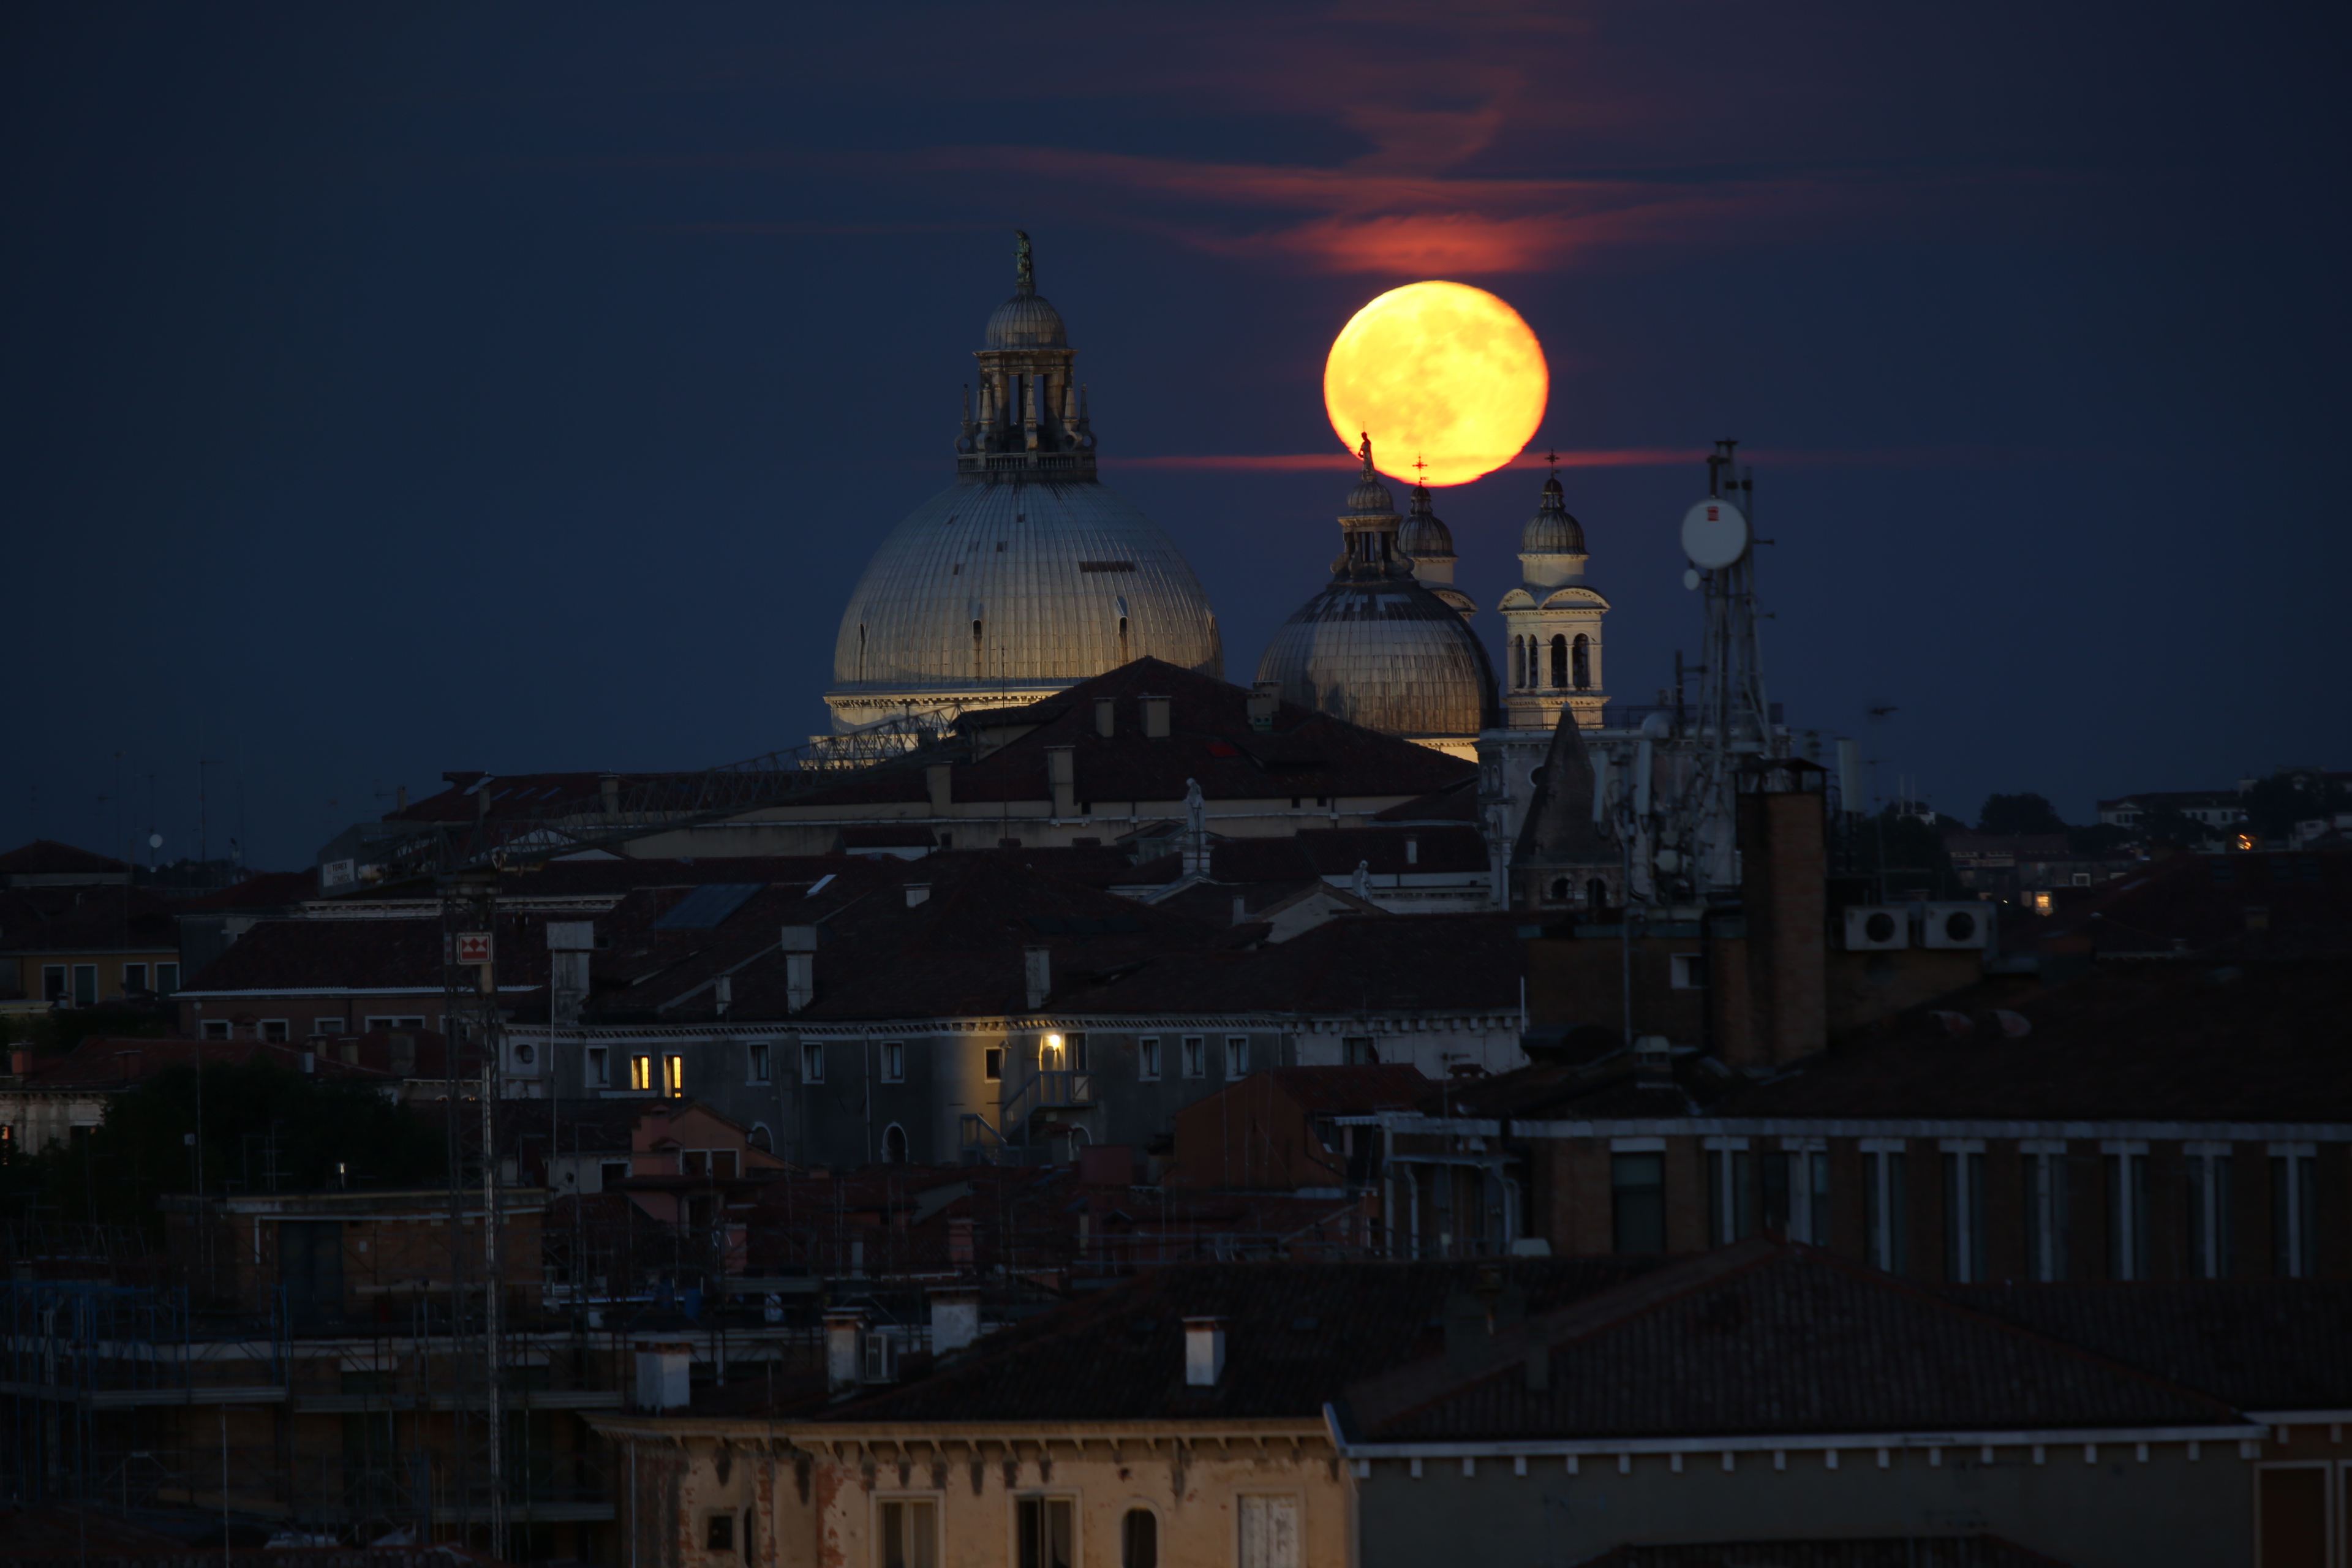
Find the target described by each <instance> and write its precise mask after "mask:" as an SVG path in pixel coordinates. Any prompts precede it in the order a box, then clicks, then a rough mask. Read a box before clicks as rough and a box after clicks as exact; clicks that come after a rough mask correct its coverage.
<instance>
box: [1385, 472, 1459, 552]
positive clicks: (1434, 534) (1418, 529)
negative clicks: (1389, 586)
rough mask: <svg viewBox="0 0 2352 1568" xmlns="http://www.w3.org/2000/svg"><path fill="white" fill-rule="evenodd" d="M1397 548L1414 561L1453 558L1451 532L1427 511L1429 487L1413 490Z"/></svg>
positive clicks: (1399, 531)
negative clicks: (1410, 507) (1410, 505)
mask: <svg viewBox="0 0 2352 1568" xmlns="http://www.w3.org/2000/svg"><path fill="white" fill-rule="evenodd" d="M1397 548H1398V549H1399V550H1402V551H1403V552H1405V553H1406V554H1407V555H1410V556H1412V558H1413V559H1414V560H1416V561H1440V560H1444V561H1450V560H1452V559H1454V531H1453V530H1452V529H1450V528H1448V527H1446V526H1445V521H1444V519H1443V518H1441V517H1439V516H1438V515H1437V514H1436V513H1435V512H1433V511H1432V510H1430V509H1429V487H1428V486H1427V485H1415V486H1413V487H1412V510H1410V511H1408V512H1406V514H1405V520H1404V526H1403V527H1402V528H1401V529H1399V530H1397Z"/></svg>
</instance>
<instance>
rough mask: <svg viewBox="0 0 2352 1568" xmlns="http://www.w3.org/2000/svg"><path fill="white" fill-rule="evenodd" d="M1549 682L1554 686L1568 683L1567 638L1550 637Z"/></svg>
mask: <svg viewBox="0 0 2352 1568" xmlns="http://www.w3.org/2000/svg"><path fill="white" fill-rule="evenodd" d="M1551 683H1552V685H1553V686H1554V687H1556V688H1564V687H1566V686H1567V685H1568V638H1566V637H1560V636H1554V637H1553V638H1552V639H1551Z"/></svg>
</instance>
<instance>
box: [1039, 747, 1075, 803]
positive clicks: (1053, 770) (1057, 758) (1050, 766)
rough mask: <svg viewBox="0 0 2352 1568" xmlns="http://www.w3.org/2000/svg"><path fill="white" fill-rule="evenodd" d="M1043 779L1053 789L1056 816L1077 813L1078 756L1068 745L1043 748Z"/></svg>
mask: <svg viewBox="0 0 2352 1568" xmlns="http://www.w3.org/2000/svg"><path fill="white" fill-rule="evenodd" d="M1045 779H1046V782H1047V783H1048V784H1050V785H1051V786H1052V787H1053V791H1054V815H1055V816H1056V817H1068V816H1077V815H1078V756H1077V752H1076V751H1075V750H1074V749H1072V748H1071V747H1068V746H1048V747H1046V748H1045Z"/></svg>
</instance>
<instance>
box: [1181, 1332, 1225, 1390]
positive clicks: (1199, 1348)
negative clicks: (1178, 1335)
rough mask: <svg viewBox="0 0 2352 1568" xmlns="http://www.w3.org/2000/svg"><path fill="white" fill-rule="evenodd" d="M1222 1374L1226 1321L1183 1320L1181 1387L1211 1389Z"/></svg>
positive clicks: (1223, 1371)
mask: <svg viewBox="0 0 2352 1568" xmlns="http://www.w3.org/2000/svg"><path fill="white" fill-rule="evenodd" d="M1224 1375H1225V1321H1224V1320H1223V1318H1187V1319H1185V1320H1184V1386H1185V1387H1187V1388H1214V1387H1216V1386H1217V1380H1218V1379H1219V1378H1221V1377H1223V1376H1224Z"/></svg>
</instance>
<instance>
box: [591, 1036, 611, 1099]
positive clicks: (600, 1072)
mask: <svg viewBox="0 0 2352 1568" xmlns="http://www.w3.org/2000/svg"><path fill="white" fill-rule="evenodd" d="M586 1070H587V1076H588V1087H589V1088H590V1089H603V1088H604V1086H605V1085H606V1084H609V1083H611V1082H612V1081H613V1068H612V1053H611V1052H609V1051H607V1050H606V1049H605V1048H604V1047H603V1046H591V1047H588V1066H587V1069H586Z"/></svg>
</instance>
